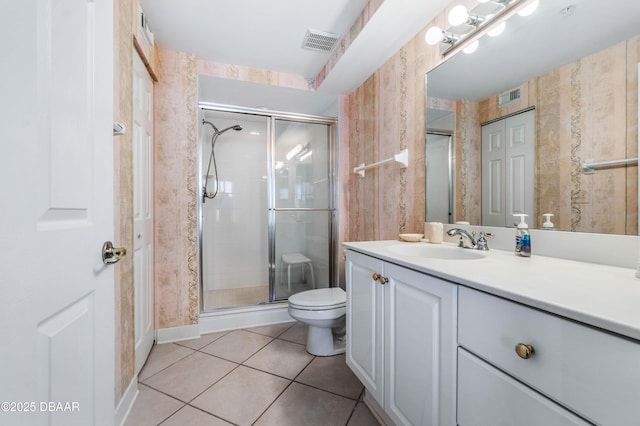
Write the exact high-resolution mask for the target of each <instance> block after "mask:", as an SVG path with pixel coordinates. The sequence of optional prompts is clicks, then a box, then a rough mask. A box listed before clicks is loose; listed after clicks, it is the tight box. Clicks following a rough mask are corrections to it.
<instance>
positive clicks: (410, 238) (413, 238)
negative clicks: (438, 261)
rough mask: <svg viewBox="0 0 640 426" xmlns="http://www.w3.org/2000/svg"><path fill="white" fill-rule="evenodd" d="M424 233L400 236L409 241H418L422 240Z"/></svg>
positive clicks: (402, 239)
mask: <svg viewBox="0 0 640 426" xmlns="http://www.w3.org/2000/svg"><path fill="white" fill-rule="evenodd" d="M423 236H424V234H400V235H398V237H399V238H400V240H401V241H406V242H409V243H418V242H420V241H422V237H423Z"/></svg>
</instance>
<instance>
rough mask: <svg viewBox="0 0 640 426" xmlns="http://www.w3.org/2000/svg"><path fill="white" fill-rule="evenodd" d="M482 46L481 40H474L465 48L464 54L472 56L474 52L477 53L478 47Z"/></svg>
mask: <svg viewBox="0 0 640 426" xmlns="http://www.w3.org/2000/svg"><path fill="white" fill-rule="evenodd" d="M479 45H480V41H479V40H474V41H472V42H471V43H470V44H469V45H468V46H467V47H465V48H464V49H462V51H463V52H464V53H467V54H469V55H470V54H472V53H473V52H475V51H476V50H478V46H479Z"/></svg>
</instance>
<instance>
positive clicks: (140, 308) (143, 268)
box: [132, 52, 153, 373]
mask: <svg viewBox="0 0 640 426" xmlns="http://www.w3.org/2000/svg"><path fill="white" fill-rule="evenodd" d="M133 56H134V58H133V65H134V66H133V129H132V132H133V200H134V203H133V235H134V237H133V239H134V252H133V270H134V287H135V316H134V318H135V339H136V340H135V341H136V343H135V353H136V373H138V372H140V369H141V368H142V366H143V365H144V363H145V361H146V360H147V357H148V356H149V352H150V351H151V347H152V346H153V82H152V81H151V77H150V76H149V73H148V72H147V69H146V68H145V66H144V64H143V63H142V60H141V59H140V57H139V56H138V53H137V52H134V54H133Z"/></svg>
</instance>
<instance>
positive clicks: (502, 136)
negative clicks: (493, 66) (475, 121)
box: [482, 110, 536, 227]
mask: <svg viewBox="0 0 640 426" xmlns="http://www.w3.org/2000/svg"><path fill="white" fill-rule="evenodd" d="M535 140H536V137H535V110H530V111H526V112H523V113H520V114H516V115H513V116H511V117H507V118H505V119H503V120H499V121H495V122H493V123H489V124H486V125H484V126H482V224H483V225H485V226H514V224H515V223H517V222H519V219H517V218H514V217H513V215H514V214H520V213H524V214H526V215H527V216H528V218H527V223H528V224H529V226H531V227H533V226H535V223H536V222H535V217H534V214H535V212H534V203H533V199H534V188H535V186H534V185H535V182H534V179H535V170H534V167H535Z"/></svg>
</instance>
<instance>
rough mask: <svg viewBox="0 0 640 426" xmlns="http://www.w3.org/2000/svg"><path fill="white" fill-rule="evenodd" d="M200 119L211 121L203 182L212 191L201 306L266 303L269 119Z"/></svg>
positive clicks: (207, 203) (224, 115)
mask: <svg viewBox="0 0 640 426" xmlns="http://www.w3.org/2000/svg"><path fill="white" fill-rule="evenodd" d="M203 118H204V119H205V121H207V122H209V123H211V125H209V124H203V127H202V133H203V145H202V149H203V152H202V163H201V169H202V178H203V180H202V185H203V187H204V186H205V185H206V191H207V192H208V193H210V194H212V195H213V194H214V193H215V197H213V198H211V199H208V198H207V199H204V203H203V204H202V207H201V208H202V219H201V220H202V229H201V238H200V240H201V241H200V243H201V262H202V287H203V288H202V296H203V307H204V310H205V311H206V310H213V309H219V308H228V307H236V306H244V305H255V304H260V303H267V302H269V272H268V271H269V269H268V262H269V244H268V234H269V223H268V217H267V215H266V214H265V211H266V209H267V208H268V205H269V204H268V193H269V191H268V189H269V187H268V179H267V175H268V168H267V165H268V162H267V148H268V143H267V134H268V118H267V117H261V116H256V115H247V114H238V113H228V112H219V111H205V112H203ZM213 126H215V129H217V131H218V132H219V133H220V135H219V136H218V137H217V138H215V139H214V138H213V136H214V133H215V131H214V127H213ZM234 126H240V127H242V130H234ZM225 129H228V130H225ZM212 141H213V142H215V145H214V144H213V143H212ZM212 148H215V149H214V156H213V157H212V156H211V150H212ZM207 171H208V173H207ZM199 189H200V191H202V190H203V188H202V187H201V188H199ZM201 196H202V194H201Z"/></svg>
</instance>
